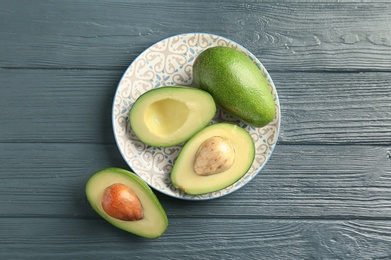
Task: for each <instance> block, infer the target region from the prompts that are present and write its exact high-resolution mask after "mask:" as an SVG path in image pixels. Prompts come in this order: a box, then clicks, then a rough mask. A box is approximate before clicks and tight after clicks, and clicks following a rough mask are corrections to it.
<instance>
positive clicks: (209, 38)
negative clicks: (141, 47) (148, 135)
mask: <svg viewBox="0 0 391 260" xmlns="http://www.w3.org/2000/svg"><path fill="white" fill-rule="evenodd" d="M212 46H229V47H231V48H235V49H238V50H240V51H242V52H244V53H246V54H247V56H248V57H249V58H250V59H251V60H253V61H254V62H255V64H256V65H257V66H258V68H259V69H260V71H261V72H262V74H263V75H264V77H265V78H266V79H267V80H268V82H269V87H270V91H271V92H272V94H273V95H274V103H275V109H276V115H275V118H274V120H273V121H272V122H271V123H270V124H268V125H266V126H265V127H262V128H255V127H252V126H250V125H247V124H246V123H244V122H242V121H241V120H239V119H237V118H236V117H234V116H231V115H229V114H228V113H226V112H224V111H222V110H221V109H218V110H217V113H216V116H215V117H214V119H213V120H212V122H211V123H215V122H230V123H234V124H238V125H240V126H241V127H242V128H244V129H246V130H247V131H248V132H249V133H250V134H251V136H252V138H253V141H254V144H255V152H256V154H255V160H254V162H253V164H252V166H251V168H250V170H249V171H248V172H247V173H246V174H245V175H244V176H243V177H242V178H241V179H240V180H238V181H237V182H236V183H234V184H233V185H231V186H229V187H227V188H225V189H222V190H220V191H216V192H213V193H208V194H202V195H188V194H186V193H184V192H183V191H181V190H179V189H177V188H175V187H174V186H173V184H172V183H171V181H170V173H171V169H172V167H173V164H174V162H175V159H176V157H177V156H178V154H179V151H180V150H181V148H182V145H177V146H173V147H167V148H157V147H151V146H148V145H146V144H144V143H142V142H141V141H140V140H139V139H138V138H137V137H136V136H135V135H134V134H133V132H132V128H131V126H130V125H129V122H128V115H129V111H130V109H131V107H132V105H133V103H134V102H135V101H136V99H137V98H138V97H139V96H140V95H141V94H143V93H145V92H146V91H148V90H150V89H153V88H158V87H164V86H172V85H182V86H191V85H192V81H193V79H192V66H193V62H194V60H195V58H196V57H197V55H198V54H199V53H201V52H202V51H203V50H205V49H207V48H209V47H212ZM280 115H281V113H280V104H279V99H278V94H277V91H276V88H275V86H274V83H273V81H272V79H271V77H270V75H269V73H268V72H267V70H266V69H265V67H264V66H263V65H262V63H261V62H260V61H259V60H258V59H257V58H256V57H255V56H254V55H253V54H251V53H250V52H249V51H248V50H246V49H245V48H244V47H243V46H241V45H240V44H238V43H236V42H234V41H232V40H229V39H227V38H224V37H221V36H217V35H213V34H206V33H189V34H181V35H175V36H172V37H169V38H166V39H164V40H162V41H159V42H157V43H155V44H154V45H152V46H151V47H149V48H148V49H146V50H145V51H144V52H142V53H141V54H140V55H139V56H138V57H137V58H136V59H135V60H134V61H133V62H132V64H131V65H130V66H129V67H128V69H127V70H126V71H125V73H124V75H123V77H122V79H121V80H120V82H119V84H118V88H117V91H116V93H115V97H114V102H113V111H112V123H113V131H114V136H115V140H116V143H117V146H118V149H119V150H120V152H121V154H122V156H123V158H124V160H125V161H126V162H127V164H128V165H129V167H130V168H131V169H132V170H133V171H134V172H135V173H136V174H138V175H139V176H140V177H141V178H142V179H143V180H144V181H145V182H146V183H147V184H148V185H150V186H151V187H152V188H154V189H156V190H158V191H160V192H162V193H164V194H166V195H169V196H172V197H176V198H180V199H186V200H207V199H214V198H218V197H221V196H224V195H227V194H230V193H232V192H234V191H236V190H238V189H240V188H241V187H243V186H244V185H245V184H246V183H248V182H249V181H251V180H252V179H253V178H254V177H255V176H256V175H257V174H258V173H259V172H260V171H261V169H262V168H263V167H264V165H265V164H266V163H267V161H268V159H269V158H270V156H271V155H272V153H273V150H274V148H275V146H276V144H277V138H278V135H279V130H280Z"/></svg>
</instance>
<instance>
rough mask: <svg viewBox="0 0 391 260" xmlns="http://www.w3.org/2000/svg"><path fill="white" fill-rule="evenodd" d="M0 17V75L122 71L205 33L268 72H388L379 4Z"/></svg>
mask: <svg viewBox="0 0 391 260" xmlns="http://www.w3.org/2000/svg"><path fill="white" fill-rule="evenodd" d="M0 10H1V11H0V39H1V41H0V57H1V59H0V68H89V69H90V68H99V69H113V68H115V69H125V67H126V66H127V65H128V63H129V62H130V61H131V60H133V59H134V58H135V57H136V56H137V55H138V54H139V53H140V52H141V51H142V50H144V49H145V48H147V47H148V46H150V45H152V44H153V43H155V42H156V41H159V40H161V39H163V38H166V37H168V36H171V35H175V34H179V33H186V32H209V33H214V34H218V35H221V36H225V37H228V38H231V39H232V40H235V41H237V42H239V43H241V44H242V45H244V46H245V47H247V48H248V49H249V50H250V51H252V52H253V53H254V54H255V55H256V56H257V57H258V58H260V59H261V61H262V62H263V63H264V64H265V65H266V67H267V68H268V69H269V70H282V71H286V70H295V71H313V70H328V71H351V70H361V71H362V70H366V71H368V70H370V71H373V70H378V71H379V70H381V71H390V70H391V62H390V61H391V52H390V48H391V34H390V31H391V24H390V23H389V13H390V12H391V3H386V2H383V3H357V2H356V3H321V4H319V3H297V2H296V3H294V4H293V3H289V2H288V3H276V2H273V1H270V2H263V1H240V2H236V1H212V2H210V1H197V2H192V1H164V2H161V1H157V0H154V1H122V0H116V1H112V0H104V1H98V2H96V3H95V2H94V3H91V2H90V1H75V0H73V1H67V2H64V3H62V2H60V3H59V2H58V1H52V0H41V1H40V2H39V4H36V3H35V2H34V3H33V2H31V1H13V0H5V1H1V3H0ZM11 25H12V26H11Z"/></svg>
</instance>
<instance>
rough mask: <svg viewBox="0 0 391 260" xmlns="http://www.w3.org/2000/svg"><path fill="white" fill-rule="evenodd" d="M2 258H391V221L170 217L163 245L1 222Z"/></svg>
mask: <svg viewBox="0 0 391 260" xmlns="http://www.w3.org/2000/svg"><path fill="white" fill-rule="evenodd" d="M0 233H1V234H2V236H1V237H0V257H1V258H2V259H32V258H33V259H42V258H45V259H46V258H47V259H70V258H72V259H76V258H77V259H80V258H83V259H96V258H100V259H101V258H104V259H109V258H110V259H113V258H114V259H122V258H129V257H131V259H148V258H150V257H153V259H173V258H175V259H185V258H189V259H319V256H321V257H322V259H389V258H390V257H391V228H390V222H389V221H308V220H296V221H290V220H277V221H276V220H263V219H230V218H225V219H199V218H191V219H181V218H171V219H170V224H169V229H168V230H167V232H166V233H165V234H163V236H162V237H160V238H158V239H157V240H146V239H142V238H139V237H136V236H134V235H132V234H128V233H125V232H123V231H120V230H118V229H116V228H114V227H112V226H110V225H109V224H107V223H105V222H104V221H103V220H86V219H61V218H56V219H51V218H49V219H48V218H38V219H35V218H33V219H31V218H26V219H25V218H9V219H8V218H5V219H4V218H0Z"/></svg>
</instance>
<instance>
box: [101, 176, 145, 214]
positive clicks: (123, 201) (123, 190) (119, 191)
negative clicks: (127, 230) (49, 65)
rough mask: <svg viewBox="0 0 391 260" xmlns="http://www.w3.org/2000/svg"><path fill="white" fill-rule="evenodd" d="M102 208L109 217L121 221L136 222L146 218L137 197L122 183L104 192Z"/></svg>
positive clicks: (113, 185) (111, 186) (115, 184)
mask: <svg viewBox="0 0 391 260" xmlns="http://www.w3.org/2000/svg"><path fill="white" fill-rule="evenodd" d="M102 208H103V210H104V211H105V212H106V213H107V214H108V215H109V216H111V217H113V218H116V219H119V220H124V221H135V220H141V219H142V218H143V217H144V213H143V207H142V205H141V202H140V200H139V198H138V197H137V195H136V194H135V193H134V192H133V191H132V190H131V189H130V188H129V187H128V186H126V185H124V184H121V183H114V184H112V185H110V186H109V187H107V188H106V189H105V190H104V192H103V196H102Z"/></svg>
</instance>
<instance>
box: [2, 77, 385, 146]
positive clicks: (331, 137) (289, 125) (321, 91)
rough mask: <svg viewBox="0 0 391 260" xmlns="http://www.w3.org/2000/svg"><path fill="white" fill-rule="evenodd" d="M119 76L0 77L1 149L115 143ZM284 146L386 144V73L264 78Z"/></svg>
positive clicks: (280, 139)
mask: <svg viewBox="0 0 391 260" xmlns="http://www.w3.org/2000/svg"><path fill="white" fill-rule="evenodd" d="M122 74H123V71H104V70H103V71H101V70H15V69H13V70H9V69H5V70H4V69H3V70H0V85H1V86H2V88H0V110H1V111H3V113H1V114H0V121H1V122H2V126H1V128H0V141H1V142H90V143H91V142H92V143H114V138H113V132H112V126H111V113H112V111H111V108H112V102H113V99H114V94H115V90H116V88H117V84H118V82H119V80H120V78H121V76H122ZM271 76H272V77H273V81H274V83H275V85H276V87H277V91H278V93H279V98H280V103H281V114H282V115H281V118H282V119H281V132H280V137H279V141H280V143H285V144H314V143H324V144H332V143H337V144H373V145H388V144H390V143H391V75H390V74H389V73H382V72H380V73H376V72H368V73H347V74H341V73H299V72H274V73H271Z"/></svg>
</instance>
